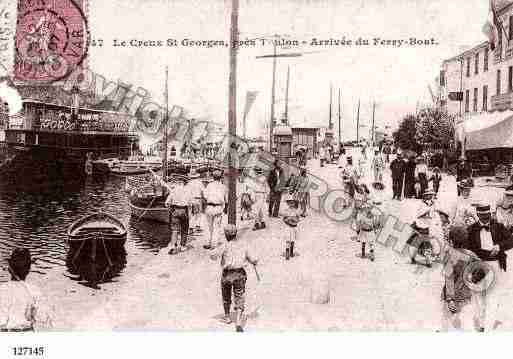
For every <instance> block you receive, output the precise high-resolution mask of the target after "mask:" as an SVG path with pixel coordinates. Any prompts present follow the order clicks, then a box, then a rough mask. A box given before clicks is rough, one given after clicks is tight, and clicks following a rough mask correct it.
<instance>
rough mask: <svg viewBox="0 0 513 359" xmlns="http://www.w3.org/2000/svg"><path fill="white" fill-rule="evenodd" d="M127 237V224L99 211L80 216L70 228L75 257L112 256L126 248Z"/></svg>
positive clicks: (70, 240)
mask: <svg viewBox="0 0 513 359" xmlns="http://www.w3.org/2000/svg"><path fill="white" fill-rule="evenodd" d="M126 237H127V231H126V227H125V225H124V224H123V223H122V222H121V221H120V220H118V219H117V218H115V217H113V216H111V215H109V214H107V213H103V212H98V213H95V214H91V215H88V216H85V217H82V218H80V219H79V220H77V221H76V222H74V223H73V224H71V226H69V228H68V244H69V247H70V251H71V252H72V253H73V256H74V257H78V256H80V255H82V254H89V256H90V258H91V259H92V260H95V259H96V258H97V257H98V256H99V255H100V256H101V255H104V256H105V257H106V258H110V256H111V254H112V253H117V252H120V251H122V250H123V249H124V246H125V242H126Z"/></svg>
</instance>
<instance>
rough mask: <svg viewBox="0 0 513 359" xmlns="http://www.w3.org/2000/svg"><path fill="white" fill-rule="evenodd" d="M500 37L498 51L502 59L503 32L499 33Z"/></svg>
mask: <svg viewBox="0 0 513 359" xmlns="http://www.w3.org/2000/svg"><path fill="white" fill-rule="evenodd" d="M498 36H499V39H498V46H497V49H496V51H499V57H500V58H502V31H500V30H499V31H498Z"/></svg>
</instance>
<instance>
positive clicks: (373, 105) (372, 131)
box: [371, 102, 376, 148]
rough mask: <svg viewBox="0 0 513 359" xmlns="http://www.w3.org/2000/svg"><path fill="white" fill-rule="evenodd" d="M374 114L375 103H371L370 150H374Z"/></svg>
mask: <svg viewBox="0 0 513 359" xmlns="http://www.w3.org/2000/svg"><path fill="white" fill-rule="evenodd" d="M375 114H376V102H373V103H372V129H371V133H372V140H371V143H372V148H374V116H375Z"/></svg>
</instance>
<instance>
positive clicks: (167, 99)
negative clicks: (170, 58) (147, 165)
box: [162, 66, 169, 181]
mask: <svg viewBox="0 0 513 359" xmlns="http://www.w3.org/2000/svg"><path fill="white" fill-rule="evenodd" d="M168 86H169V84H168V67H167V66H166V91H165V93H166V119H165V121H166V123H165V125H164V131H165V132H164V156H162V160H163V162H164V163H163V164H162V171H163V173H162V178H163V179H164V181H167V146H168V143H167V132H168V122H169V89H168Z"/></svg>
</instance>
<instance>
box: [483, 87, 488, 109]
mask: <svg viewBox="0 0 513 359" xmlns="http://www.w3.org/2000/svg"><path fill="white" fill-rule="evenodd" d="M483 111H488V86H487V85H484V86H483Z"/></svg>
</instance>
